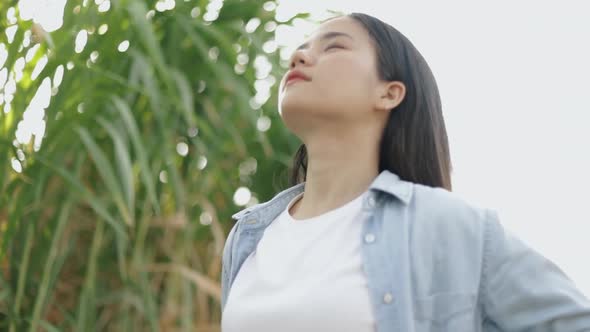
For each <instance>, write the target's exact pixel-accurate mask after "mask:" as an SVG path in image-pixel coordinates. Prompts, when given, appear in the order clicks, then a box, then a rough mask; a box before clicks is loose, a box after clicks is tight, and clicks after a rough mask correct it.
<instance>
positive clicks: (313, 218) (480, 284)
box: [221, 13, 590, 332]
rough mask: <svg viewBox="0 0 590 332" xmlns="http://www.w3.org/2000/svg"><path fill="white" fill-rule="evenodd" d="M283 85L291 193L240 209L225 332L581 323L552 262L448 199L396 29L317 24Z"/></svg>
mask: <svg viewBox="0 0 590 332" xmlns="http://www.w3.org/2000/svg"><path fill="white" fill-rule="evenodd" d="M279 89H280V90H279V107H280V109H279V112H280V113H281V117H282V119H283V120H284V123H285V125H286V126H287V127H288V128H289V129H290V130H291V131H292V132H293V133H295V134H296V135H297V136H298V137H299V138H301V140H302V141H303V142H304V144H303V145H302V146H301V147H300V149H299V151H298V152H297V154H296V156H295V163H294V167H293V169H292V171H293V174H292V178H291V180H292V186H291V187H290V188H288V189H286V190H284V191H282V192H280V193H278V194H277V195H276V196H275V197H274V198H272V199H271V200H270V201H268V202H264V203H261V204H258V205H255V206H253V207H249V208H246V209H244V210H242V211H240V212H238V213H236V214H234V215H233V218H234V219H235V220H237V223H236V224H235V225H234V227H233V228H232V230H231V231H230V234H229V235H228V238H227V241H226V245H225V248H224V251H223V271H222V304H221V306H222V331H224V332H234V331H242V332H243V331H282V332H285V331H298V332H299V331H339V332H342V331H355V332H365V331H396V332H400V331H404V332H408V331H455V332H467V331H590V301H589V300H588V299H587V298H585V297H584V296H583V295H582V294H581V292H580V291H579V290H577V289H576V287H575V285H574V283H573V282H572V281H571V280H570V279H569V278H568V277H567V276H566V275H565V274H564V273H563V272H562V271H561V270H560V269H559V267H557V266H556V265H555V264H553V263H552V262H551V261H549V260H548V259H547V258H545V257H543V256H542V255H540V254H539V253H538V252H536V251H534V250H533V249H532V248H530V247H528V246H526V245H525V244H524V243H523V242H522V241H521V240H519V239H518V238H516V237H515V236H513V235H512V234H511V233H509V232H507V231H505V230H504V229H503V227H502V226H501V224H500V222H499V220H498V215H497V213H496V212H495V211H493V210H490V209H485V208H480V207H476V206H473V205H470V204H468V203H467V202H466V201H464V200H462V199H461V198H459V197H457V196H456V195H455V194H454V193H452V192H451V178H450V172H451V162H450V157H449V147H448V141H447V134H446V130H445V125H444V121H443V116H442V111H441V102H440V97H439V93H438V89H437V86H436V82H435V80H434V77H433V76H432V72H431V71H430V69H429V67H428V65H427V64H426V62H425V60H424V59H423V57H422V56H421V55H420V53H419V52H418V51H417V50H416V49H415V48H414V46H413V45H412V44H411V43H410V41H409V40H408V39H407V38H405V37H404V36H403V35H402V34H401V33H399V32H398V31H397V30H396V29H394V28H393V27H391V26H389V25H387V24H386V23H384V22H382V21H380V20H378V19H376V18H374V17H371V16H368V15H364V14H358V13H355V14H351V15H346V16H340V17H336V18H333V19H330V20H328V21H326V22H324V23H322V24H321V25H320V26H319V28H318V29H317V31H315V33H314V34H313V35H312V38H310V40H309V41H308V42H307V43H305V44H303V45H302V46H300V47H299V48H298V49H297V50H296V51H295V53H294V54H293V56H292V59H291V66H290V70H289V72H288V73H287V74H286V75H285V77H283V79H282V80H281V84H280V87H279ZM303 181H304V182H303Z"/></svg>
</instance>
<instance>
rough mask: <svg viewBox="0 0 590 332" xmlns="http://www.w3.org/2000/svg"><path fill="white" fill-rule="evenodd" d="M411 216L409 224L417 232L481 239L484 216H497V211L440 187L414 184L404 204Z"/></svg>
mask: <svg viewBox="0 0 590 332" xmlns="http://www.w3.org/2000/svg"><path fill="white" fill-rule="evenodd" d="M408 208H409V209H410V211H409V213H410V214H411V215H412V216H413V225H412V227H414V228H416V229H417V230H418V231H427V232H428V233H432V234H438V235H443V236H451V237H461V238H463V239H464V240H465V239H469V240H475V239H478V240H481V241H483V237H484V235H485V234H484V233H485V232H486V223H487V221H488V219H497V212H496V211H495V210H493V209H491V208H488V207H485V206H481V205H478V204H476V203H474V202H472V201H469V200H468V199H466V198H465V197H463V196H461V195H459V194H457V193H455V192H452V191H448V190H446V189H443V188H434V187H429V186H425V185H421V184H415V185H414V192H413V199H412V201H411V204H410V205H409V207H408Z"/></svg>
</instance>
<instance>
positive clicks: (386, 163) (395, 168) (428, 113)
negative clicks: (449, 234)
mask: <svg viewBox="0 0 590 332" xmlns="http://www.w3.org/2000/svg"><path fill="white" fill-rule="evenodd" d="M347 16H348V17H351V18H353V19H355V20H357V21H358V22H360V23H361V24H362V25H363V26H364V27H365V29H366V30H367V31H368V33H369V35H370V37H371V40H372V41H373V43H374V46H375V49H376V50H377V60H378V61H377V66H378V68H377V71H378V74H379V78H380V79H381V80H383V81H401V82H402V83H404V84H405V86H406V94H405V97H404V100H402V102H401V103H400V104H399V105H398V106H397V107H396V108H395V109H393V110H392V111H391V112H390V114H389V119H388V120H387V124H386V126H385V129H384V131H383V135H382V136H381V142H380V147H379V172H381V171H383V170H385V169H387V170H389V171H391V172H393V173H395V174H397V175H398V176H399V177H400V178H401V179H402V180H406V181H410V182H414V183H420V184H424V185H427V186H431V187H442V188H445V189H447V190H449V191H450V190H452V186H451V157H450V153H449V142H448V138H447V131H446V128H445V123H444V119H443V114H442V107H441V101H440V95H439V92H438V87H437V85H436V81H435V79H434V75H433V74H432V71H431V70H430V67H429V66H428V64H427V63H426V60H424V58H423V57H422V55H421V54H420V52H418V50H417V49H416V48H415V47H414V45H413V44H412V43H411V42H410V41H409V40H408V39H407V38H406V37H405V36H404V35H402V34H401V33H400V32H399V31H397V30H396V29H395V28H394V27H392V26H391V25H389V24H387V23H385V22H383V21H381V20H379V19H378V18H375V17H373V16H370V15H367V14H362V13H352V14H348V15H347ZM289 172H290V174H291V175H290V185H291V186H293V185H296V184H298V183H301V182H302V181H305V180H306V175H307V150H306V147H305V144H302V145H301V146H300V147H299V149H298V150H297V152H296V153H295V156H294V157H293V165H292V166H291V168H290V170H289Z"/></svg>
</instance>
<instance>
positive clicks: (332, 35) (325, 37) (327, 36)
mask: <svg viewBox="0 0 590 332" xmlns="http://www.w3.org/2000/svg"><path fill="white" fill-rule="evenodd" d="M341 36H344V37H348V38H350V39H353V38H352V37H351V36H350V35H349V34H347V33H344V32H339V31H331V32H326V33H324V34H323V35H322V36H321V37H320V40H322V41H325V40H328V39H332V38H336V37H341ZM353 40H354V39H353ZM308 46H309V43H303V44H301V45H300V46H299V47H297V50H301V49H304V48H307V47H308Z"/></svg>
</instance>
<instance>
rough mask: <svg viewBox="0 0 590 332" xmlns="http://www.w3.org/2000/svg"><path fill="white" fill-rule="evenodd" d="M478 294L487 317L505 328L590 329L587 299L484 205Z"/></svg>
mask: <svg viewBox="0 0 590 332" xmlns="http://www.w3.org/2000/svg"><path fill="white" fill-rule="evenodd" d="M486 212H487V213H486V220H485V226H486V235H485V244H484V254H483V255H484V257H483V271H482V279H481V287H482V289H481V296H482V299H481V300H482V304H483V310H484V313H485V315H486V319H490V320H491V321H493V323H494V324H495V325H497V326H498V327H500V328H501V329H502V330H506V331H534V332H545V331H571V332H574V331H590V300H588V298H586V297H585V296H584V295H583V294H582V293H581V291H580V290H579V289H577V288H576V286H575V284H574V283H573V281H572V280H571V279H569V277H568V276H567V275H566V274H565V273H564V272H563V271H562V270H561V269H560V268H559V267H558V266H557V265H556V264H554V263H553V262H552V261H550V260H549V259H548V258H546V257H544V256H542V255H541V254H540V253H539V252H537V251H535V250H534V249H532V248H531V247H529V246H527V245H526V244H525V243H524V242H523V241H522V240H520V239H519V238H518V237H516V236H515V235H514V234H513V233H511V232H510V231H508V230H506V229H504V228H503V226H502V225H501V224H500V222H499V220H498V214H497V212H496V211H494V210H489V209H488V210H486Z"/></svg>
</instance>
